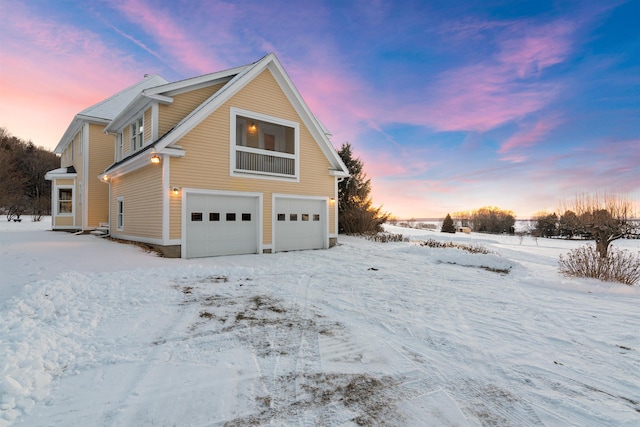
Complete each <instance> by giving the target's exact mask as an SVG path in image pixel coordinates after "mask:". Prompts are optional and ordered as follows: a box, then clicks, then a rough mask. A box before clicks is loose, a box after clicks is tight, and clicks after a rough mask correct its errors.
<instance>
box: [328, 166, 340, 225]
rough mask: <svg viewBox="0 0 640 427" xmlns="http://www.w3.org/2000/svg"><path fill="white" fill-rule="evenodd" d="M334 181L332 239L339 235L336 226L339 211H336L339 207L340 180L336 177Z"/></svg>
mask: <svg viewBox="0 0 640 427" xmlns="http://www.w3.org/2000/svg"><path fill="white" fill-rule="evenodd" d="M334 181H335V184H334V192H333V197H334V200H335V202H334V205H333V207H334V209H333V215H334V222H333V224H334V227H335V229H334V230H333V236H332V237H337V236H338V234H339V233H340V230H339V226H338V218H339V217H338V210H339V209H338V205H339V201H338V182H340V181H341V179H340V178H338V177H336V178H335V179H334ZM329 203H331V201H329Z"/></svg>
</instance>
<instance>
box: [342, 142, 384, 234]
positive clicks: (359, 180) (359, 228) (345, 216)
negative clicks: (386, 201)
mask: <svg viewBox="0 0 640 427" xmlns="http://www.w3.org/2000/svg"><path fill="white" fill-rule="evenodd" d="M338 155H340V157H341V158H342V161H343V162H344V164H345V165H346V166H347V168H348V170H349V177H347V178H345V179H343V180H342V181H341V182H339V183H338V209H339V213H338V229H339V232H340V233H346V234H362V233H371V232H378V231H382V224H384V223H385V222H386V220H387V218H389V214H388V213H386V212H382V207H378V208H374V207H373V206H372V204H373V202H372V201H371V197H370V194H371V180H370V179H367V176H366V174H365V172H364V165H363V163H362V160H360V159H358V158H354V156H353V152H352V150H351V144H349V143H348V142H346V143H344V144H342V147H340V150H338Z"/></svg>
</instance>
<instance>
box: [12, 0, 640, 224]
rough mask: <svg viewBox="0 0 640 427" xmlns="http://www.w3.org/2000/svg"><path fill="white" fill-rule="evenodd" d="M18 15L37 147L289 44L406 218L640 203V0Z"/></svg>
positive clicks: (150, 4)
mask: <svg viewBox="0 0 640 427" xmlns="http://www.w3.org/2000/svg"><path fill="white" fill-rule="evenodd" d="M0 15H1V16H2V17H3V21H4V25H3V26H2V28H0V126H4V127H6V128H7V129H8V130H9V132H11V133H12V134H14V135H16V136H19V137H21V138H25V139H31V140H33V141H34V142H35V143H36V144H37V145H42V146H45V147H48V148H51V149H53V147H55V145H56V144H57V142H58V141H59V139H60V137H61V136H62V134H63V132H64V130H65V129H66V127H67V125H68V124H69V122H70V120H71V119H72V117H73V115H74V114H75V113H77V112H79V111H80V110H82V109H84V108H86V107H87V106H89V105H92V104H94V103H96V102H98V101H100V100H102V99H104V98H106V97H108V96H110V95H112V94H113V93H115V92H116V91H118V90H120V89H122V88H124V87H126V86H128V85H130V84H133V83H134V82H136V81H138V80H140V79H141V78H142V76H143V75H144V74H145V73H157V74H160V75H162V76H163V77H165V78H166V79H168V80H178V79H182V78H186V77H193V76H196V75H200V74H205V73H209V72H213V71H217V70H221V69H225V68H229V67H233V66H237V65H242V64H246V63H250V62H254V61H256V60H258V59H259V58H261V57H262V56H263V55H265V54H266V53H269V52H275V53H276V55H277V56H278V58H279V59H280V61H281V62H282V63H283V65H284V67H285V69H286V70H287V72H288V73H289V75H290V76H291V78H292V80H293V81H294V83H295V84H296V86H297V88H298V90H299V91H300V93H301V94H302V96H303V97H304V99H305V100H306V101H307V103H308V104H309V106H310V108H311V110H312V111H313V112H314V113H315V114H316V115H317V116H318V118H319V119H320V120H321V121H322V122H323V123H324V124H325V125H326V126H327V127H328V128H329V129H330V130H331V131H332V133H333V138H332V141H333V143H334V146H336V147H339V146H340V145H341V144H342V143H343V142H346V141H348V142H350V143H351V144H352V146H353V148H354V151H355V154H356V155H357V156H359V157H360V158H361V159H362V160H363V162H364V165H365V170H366V172H367V175H368V176H369V177H370V178H371V179H372V183H373V200H374V204H376V205H383V209H384V210H386V211H389V212H391V213H392V214H393V215H395V216H398V217H401V218H411V217H416V218H418V217H443V216H444V215H445V214H446V213H447V212H456V211H462V210H469V209H475V208H479V207H482V206H487V205H493V206H499V207H500V208H503V209H509V210H512V211H514V212H515V213H516V215H517V216H518V217H519V218H527V217H530V216H531V215H532V214H534V213H535V212H537V211H541V210H547V211H553V210H556V209H557V208H558V206H559V204H560V202H561V201H563V200H568V199H571V198H573V197H575V195H576V194H577V193H582V192H594V191H599V192H618V193H623V194H626V195H629V196H630V197H632V198H634V199H640V166H639V165H640V54H639V52H640V30H639V29H638V25H637V20H638V17H640V2H639V1H498V0H495V1H474V0H465V1H454V2H441V1H324V2H323V1H306V2H305V1H233V2H232V1H226V2H223V1H213V0H211V1H204V0H203V1H187V0H182V1H148V0H109V1H94V2H85V1H37V0H36V1H28V2H27V1H15V2H13V1H12V2H2V3H1V4H0Z"/></svg>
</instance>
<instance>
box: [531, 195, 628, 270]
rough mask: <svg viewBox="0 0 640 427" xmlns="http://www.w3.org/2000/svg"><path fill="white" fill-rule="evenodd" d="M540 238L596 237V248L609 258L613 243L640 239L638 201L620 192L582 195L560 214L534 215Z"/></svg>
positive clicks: (533, 231) (536, 232)
mask: <svg viewBox="0 0 640 427" xmlns="http://www.w3.org/2000/svg"><path fill="white" fill-rule="evenodd" d="M532 234H533V235H534V236H536V237H562V238H567V239H571V238H576V237H578V238H581V239H587V240H594V241H595V243H596V251H597V252H598V254H600V256H601V257H602V258H606V257H607V254H608V248H609V245H610V244H611V242H613V241H615V240H618V239H623V238H636V239H637V238H640V219H639V218H638V217H637V212H635V211H634V203H633V201H632V200H630V199H629V198H628V197H625V196H621V195H618V194H604V195H602V194H598V193H595V194H580V195H577V196H576V198H575V200H574V201H573V202H572V203H570V204H569V206H568V207H566V208H564V209H563V212H562V213H561V214H560V215H557V214H556V213H555V212H554V213H547V212H540V213H538V214H536V215H535V216H534V218H533V230H532Z"/></svg>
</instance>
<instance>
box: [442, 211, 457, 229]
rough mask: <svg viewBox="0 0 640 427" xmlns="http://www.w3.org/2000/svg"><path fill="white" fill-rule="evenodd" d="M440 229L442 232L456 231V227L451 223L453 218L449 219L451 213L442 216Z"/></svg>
mask: <svg viewBox="0 0 640 427" xmlns="http://www.w3.org/2000/svg"><path fill="white" fill-rule="evenodd" d="M440 231H442V232H443V233H455V232H456V227H455V225H453V220H452V219H451V215H449V214H447V216H446V217H445V218H444V221H442V229H441V230H440Z"/></svg>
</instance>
